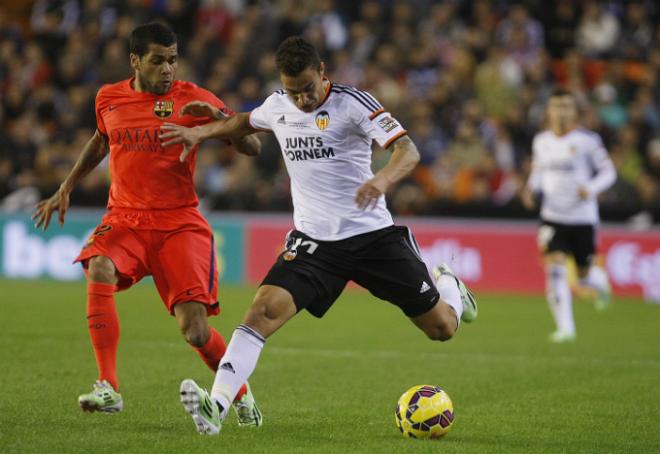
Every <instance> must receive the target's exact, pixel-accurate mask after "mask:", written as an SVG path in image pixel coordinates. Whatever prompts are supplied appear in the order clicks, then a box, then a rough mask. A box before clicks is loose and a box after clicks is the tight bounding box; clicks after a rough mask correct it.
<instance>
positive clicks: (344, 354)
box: [265, 347, 660, 369]
mask: <svg viewBox="0 0 660 454" xmlns="http://www.w3.org/2000/svg"><path fill="white" fill-rule="evenodd" d="M265 351H267V352H270V353H273V354H275V355H291V356H296V355H300V356H320V357H326V358H355V357H361V358H363V357H370V358H375V359H393V358H419V359H429V360H432V359H435V360H441V359H451V358H454V359H455V358H458V359H465V360H470V361H475V360H476V361H481V362H502V361H507V362H515V363H527V364H529V363H530V362H534V363H544V364H552V363H557V362H561V363H565V364H577V365H589V366H592V365H601V364H605V365H608V366H617V367H629V366H643V367H652V368H658V369H660V361H656V360H652V359H628V360H625V359H617V358H604V357H600V358H599V357H591V356H590V357H584V356H565V355H564V356H550V357H547V356H539V355H536V354H529V355H502V354H485V353H440V352H437V353H436V352H434V353H428V352H400V351H388V350H348V349H342V350H340V349H319V348H298V347H266V349H265Z"/></svg>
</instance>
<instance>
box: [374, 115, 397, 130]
mask: <svg viewBox="0 0 660 454" xmlns="http://www.w3.org/2000/svg"><path fill="white" fill-rule="evenodd" d="M378 126H380V127H381V128H382V129H383V131H385V132H390V131H392V130H393V129H394V128H398V127H399V123H397V122H396V120H395V119H394V118H392V117H389V116H388V117H383V118H381V119H380V120H378Z"/></svg>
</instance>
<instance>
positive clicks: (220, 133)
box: [160, 112, 258, 161]
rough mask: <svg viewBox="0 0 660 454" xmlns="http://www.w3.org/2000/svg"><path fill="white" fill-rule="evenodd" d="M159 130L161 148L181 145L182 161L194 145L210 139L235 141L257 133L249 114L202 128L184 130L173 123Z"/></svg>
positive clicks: (242, 114) (208, 124) (245, 113)
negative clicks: (251, 123)
mask: <svg viewBox="0 0 660 454" xmlns="http://www.w3.org/2000/svg"><path fill="white" fill-rule="evenodd" d="M160 129H161V135H160V140H161V146H163V147H169V146H171V145H177V144H182V145H183V152H181V155H180V156H179V160H181V161H184V160H185V159H186V157H187V156H188V154H190V152H191V151H192V150H193V148H194V147H195V145H197V144H199V143H201V142H203V141H205V140H207V139H211V138H216V139H228V140H236V139H241V138H243V137H245V136H247V135H249V134H253V133H255V132H257V131H258V130H257V129H254V128H253V127H252V126H250V114H249V113H247V112H242V113H238V114H236V115H234V116H233V117H229V118H227V119H222V120H217V121H214V122H211V123H207V124H205V125H203V126H195V127H194V128H186V127H185V126H181V125H176V124H173V123H165V124H163V126H161V127H160Z"/></svg>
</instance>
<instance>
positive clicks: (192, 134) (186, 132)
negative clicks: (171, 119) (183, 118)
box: [160, 123, 201, 162]
mask: <svg viewBox="0 0 660 454" xmlns="http://www.w3.org/2000/svg"><path fill="white" fill-rule="evenodd" d="M160 131H161V134H160V140H161V143H160V145H161V146H162V147H163V148H164V147H169V146H171V145H178V144H182V145H183V151H182V152H181V154H180V155H179V161H181V162H183V161H185V160H186V158H187V157H188V155H189V154H190V152H191V151H192V150H193V148H195V145H197V144H198V143H199V142H200V141H201V138H200V137H199V134H198V133H197V129H196V128H186V127H185V126H181V125H175V124H174V123H165V124H163V125H162V126H161V127H160Z"/></svg>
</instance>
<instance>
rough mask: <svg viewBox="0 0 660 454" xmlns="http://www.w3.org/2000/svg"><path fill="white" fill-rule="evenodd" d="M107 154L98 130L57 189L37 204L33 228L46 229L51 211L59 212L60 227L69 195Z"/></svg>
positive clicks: (103, 138)
mask: <svg viewBox="0 0 660 454" xmlns="http://www.w3.org/2000/svg"><path fill="white" fill-rule="evenodd" d="M108 152H109V148H108V139H107V137H106V136H104V135H103V134H101V133H100V132H99V131H98V130H97V131H96V132H95V133H94V136H92V138H91V139H89V141H88V142H87V144H86V145H85V147H84V148H83V151H82V153H80V156H79V157H78V160H77V161H76V164H75V165H74V166H73V169H71V172H69V175H67V177H66V178H65V179H64V181H63V182H62V184H61V185H60V187H59V189H58V190H57V192H56V193H55V194H53V196H51V197H50V198H49V199H46V200H42V201H41V202H39V203H38V204H37V208H36V210H35V212H34V214H33V215H32V220H34V221H35V224H34V226H35V227H36V228H40V227H42V226H43V228H44V230H46V229H47V228H48V225H49V224H50V219H51V216H52V214H53V211H56V210H57V211H59V216H58V221H59V223H60V225H62V224H64V216H65V215H66V211H67V210H68V209H69V195H70V194H71V192H72V191H73V189H74V188H75V187H76V185H77V184H78V182H79V181H80V180H82V179H83V178H84V177H85V176H86V175H87V174H88V173H89V172H91V171H92V170H93V169H94V168H95V167H96V166H97V165H99V163H100V162H101V161H102V160H103V158H105V157H106V156H107V154H108Z"/></svg>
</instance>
